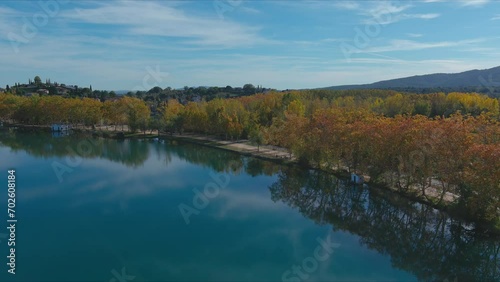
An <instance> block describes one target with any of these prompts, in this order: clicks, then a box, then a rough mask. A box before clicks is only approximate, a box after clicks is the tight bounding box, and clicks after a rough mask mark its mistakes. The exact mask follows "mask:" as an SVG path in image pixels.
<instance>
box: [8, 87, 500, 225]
mask: <svg viewBox="0 0 500 282" xmlns="http://www.w3.org/2000/svg"><path fill="white" fill-rule="evenodd" d="M499 112H500V108H499V101H498V100H497V99H494V98H489V97H487V96H484V95H479V94H465V93H450V94H447V95H446V94H443V93H437V94H429V95H402V94H400V93H397V92H392V91H381V90H357V91H355V90H351V91H327V90H306V91H292V92H273V93H268V94H256V95H251V96H245V97H239V98H235V99H214V100H211V101H209V102H205V101H202V102H187V103H180V102H179V101H178V100H177V99H170V100H169V101H168V102H165V103H160V104H151V103H147V102H145V101H143V100H141V99H138V98H132V97H122V98H120V99H113V100H107V101H105V102H101V101H99V100H98V99H90V98H70V99H65V98H62V97H58V96H44V97H21V96H16V95H9V94H3V95H0V119H2V120H12V121H14V122H18V123H24V124H51V123H54V122H63V123H70V124H74V125H86V126H92V125H96V124H100V125H114V126H115V129H116V126H123V125H128V128H129V129H130V130H131V131H137V130H142V131H146V130H148V129H158V130H159V131H169V132H183V131H190V132H197V133H203V134H211V135H216V136H218V137H220V138H225V139H233V140H236V139H241V138H248V139H250V140H251V141H252V142H253V143H255V144H257V145H260V144H272V145H277V146H280V147H284V148H286V149H288V150H289V151H290V154H291V155H294V156H295V157H296V158H297V159H298V160H299V161H300V162H302V163H304V164H308V165H310V166H315V167H320V168H323V169H332V168H333V169H347V170H349V171H357V172H360V173H363V174H367V175H369V176H370V177H371V179H372V180H373V181H374V182H379V183H384V184H387V185H389V186H391V187H397V188H398V189H399V190H400V191H401V192H403V193H408V194H413V195H416V196H419V197H423V198H427V199H428V200H429V201H435V202H436V204H442V203H444V202H450V201H451V202H453V204H456V205H459V206H460V207H462V208H463V210H466V211H467V212H468V214H469V215H470V216H471V217H473V218H476V219H483V220H487V221H496V220H498V218H499V211H500V165H499V164H498V160H499V157H500V124H499V120H500V114H499ZM455 197H456V198H455ZM457 199H458V200H457Z"/></svg>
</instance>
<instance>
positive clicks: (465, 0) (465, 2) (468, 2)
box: [459, 0, 491, 7]
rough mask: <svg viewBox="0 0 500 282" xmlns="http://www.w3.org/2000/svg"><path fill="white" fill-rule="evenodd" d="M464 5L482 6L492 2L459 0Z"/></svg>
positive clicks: (487, 0) (485, 0)
mask: <svg viewBox="0 0 500 282" xmlns="http://www.w3.org/2000/svg"><path fill="white" fill-rule="evenodd" d="M459 2H460V4H461V5H462V6H464V7H481V6H484V5H485V4H488V3H490V2H491V0H459Z"/></svg>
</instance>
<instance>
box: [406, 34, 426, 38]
mask: <svg viewBox="0 0 500 282" xmlns="http://www.w3.org/2000/svg"><path fill="white" fill-rule="evenodd" d="M406 35H408V36H409V37H413V38H417V37H422V36H424V35H423V34H420V33H407V34H406Z"/></svg>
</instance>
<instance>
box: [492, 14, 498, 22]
mask: <svg viewBox="0 0 500 282" xmlns="http://www.w3.org/2000/svg"><path fill="white" fill-rule="evenodd" d="M491 20H492V21H497V20H500V14H497V15H495V16H493V17H492V18H491Z"/></svg>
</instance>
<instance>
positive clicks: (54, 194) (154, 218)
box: [0, 130, 500, 282]
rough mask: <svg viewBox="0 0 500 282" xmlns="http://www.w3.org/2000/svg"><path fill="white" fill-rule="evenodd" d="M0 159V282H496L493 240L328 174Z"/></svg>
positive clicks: (59, 151)
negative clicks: (11, 220)
mask: <svg viewBox="0 0 500 282" xmlns="http://www.w3.org/2000/svg"><path fill="white" fill-rule="evenodd" d="M0 160H1V161H0V177H4V179H5V181H0V183H4V188H1V189H0V226H1V227H2V229H0V230H1V231H0V241H1V242H0V254H1V255H0V257H1V259H0V261H1V262H2V263H1V267H0V281H116V282H122V281H419V280H422V281H446V279H447V280H448V281H455V280H456V281H471V280H476V281H494V280H498V279H500V269H499V261H500V256H499V249H500V242H499V241H498V239H494V238H493V239H492V238H488V237H486V236H483V235H482V234H478V232H476V231H474V230H473V229H472V228H470V225H467V224H465V223H464V222H461V221H460V220H456V219H452V218H450V217H449V216H447V215H446V214H444V213H441V212H438V211H436V210H434V209H432V208H430V207H427V206H423V205H420V204H418V203H413V202H410V201H408V200H406V199H403V198H400V197H397V196H395V195H391V194H390V193H387V192H382V191H380V190H374V189H371V190H370V189H369V188H366V187H365V188H362V187H353V186H351V185H350V184H348V183H347V182H346V181H345V180H342V179H338V178H336V177H335V176H332V175H329V174H326V173H323V172H318V171H312V170H306V169H301V168H298V167H293V166H282V165H278V164H275V163H272V162H269V161H263V160H258V159H254V158H249V157H244V156H241V155H238V154H235V153H231V152H226V151H223V150H219V149H213V148H208V147H204V146H200V145H195V144H189V143H183V142H179V141H166V142H165V143H158V142H151V141H140V140H125V141H117V140H111V139H99V138H92V137H88V136H83V135H71V136H66V137H60V138H53V137H52V136H51V135H50V134H47V133H30V132H16V131H12V130H11V131H8V130H3V131H0ZM9 169H15V170H16V186H17V187H16V218H17V220H18V222H17V223H16V274H15V275H12V274H9V273H8V272H7V270H8V269H9V266H8V265H7V262H8V258H7V256H8V255H9V247H8V246H7V238H6V237H5V236H8V234H7V233H8V230H7V229H6V226H8V224H7V219H8V218H7V184H6V183H7V175H8V173H7V170H9ZM2 175H3V176H2ZM2 191H3V192H2Z"/></svg>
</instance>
